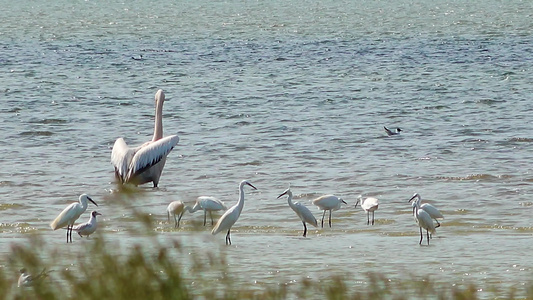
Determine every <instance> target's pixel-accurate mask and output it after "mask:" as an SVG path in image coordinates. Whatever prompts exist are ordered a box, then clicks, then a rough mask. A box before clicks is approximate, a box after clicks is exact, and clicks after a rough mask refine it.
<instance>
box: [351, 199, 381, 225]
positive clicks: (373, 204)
mask: <svg viewBox="0 0 533 300" xmlns="http://www.w3.org/2000/svg"><path fill="white" fill-rule="evenodd" d="M357 203H361V208H362V209H363V210H364V211H365V212H366V225H370V213H372V225H374V212H375V211H376V210H378V206H379V201H378V199H377V198H374V197H368V198H366V199H363V196H359V197H358V198H357V201H356V202H355V207H356V208H357Z"/></svg>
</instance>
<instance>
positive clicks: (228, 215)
mask: <svg viewBox="0 0 533 300" xmlns="http://www.w3.org/2000/svg"><path fill="white" fill-rule="evenodd" d="M245 185H249V186H251V187H252V188H253V189H254V190H257V188H256V187H255V186H253V185H252V184H251V183H249V182H248V181H247V180H243V181H241V183H240V184H239V201H238V202H237V204H235V205H233V206H232V207H230V208H229V209H228V210H226V212H225V213H224V214H223V215H222V217H220V219H218V222H217V223H216V224H215V227H213V230H212V231H211V234H213V235H215V234H217V233H219V232H221V231H226V230H227V231H228V233H227V234H226V245H231V237H230V231H231V227H232V226H233V224H235V222H237V220H238V219H239V216H240V215H241V211H242V208H243V207H244V186H245Z"/></svg>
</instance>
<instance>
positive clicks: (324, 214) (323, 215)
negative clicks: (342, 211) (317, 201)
mask: <svg viewBox="0 0 533 300" xmlns="http://www.w3.org/2000/svg"><path fill="white" fill-rule="evenodd" d="M325 216H326V210H325V209H324V213H323V214H322V228H324V217H325Z"/></svg>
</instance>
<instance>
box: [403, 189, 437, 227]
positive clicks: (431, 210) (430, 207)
mask: <svg viewBox="0 0 533 300" xmlns="http://www.w3.org/2000/svg"><path fill="white" fill-rule="evenodd" d="M415 198H417V199H416V200H415V201H414V202H413V207H414V206H415V205H418V207H419V208H420V209H423V210H425V211H426V212H427V213H428V214H429V216H430V217H431V218H432V219H433V220H435V222H437V226H435V228H439V227H440V223H439V220H437V219H438V218H439V219H444V216H443V215H442V214H441V212H440V211H439V210H438V209H437V208H436V207H435V206H433V205H431V204H429V203H424V204H422V197H420V195H419V194H418V193H415V194H414V195H413V197H411V199H409V202H411V201H412V200H414V199H415Z"/></svg>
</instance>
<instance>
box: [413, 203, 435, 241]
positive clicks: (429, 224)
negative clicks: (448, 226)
mask: <svg viewBox="0 0 533 300" xmlns="http://www.w3.org/2000/svg"><path fill="white" fill-rule="evenodd" d="M413 215H414V216H415V220H416V222H417V223H418V226H419V227H420V242H418V244H420V245H421V244H422V240H423V239H424V235H423V234H422V228H424V229H425V230H426V235H427V238H426V239H427V241H428V245H429V233H431V234H435V233H436V231H435V224H433V220H432V219H431V216H430V215H429V214H428V213H427V212H426V211H425V210H423V209H421V208H420V206H418V204H417V205H414V206H413Z"/></svg>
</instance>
